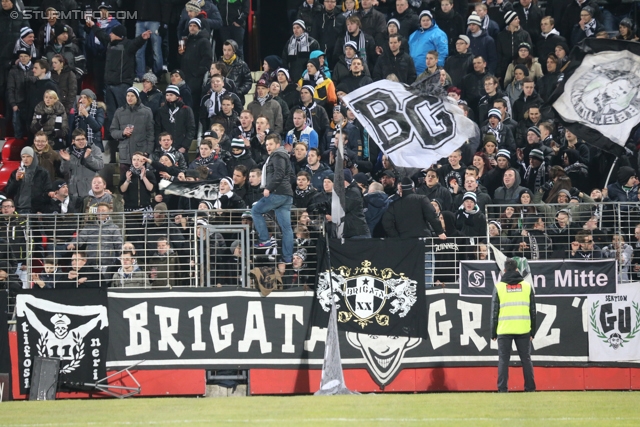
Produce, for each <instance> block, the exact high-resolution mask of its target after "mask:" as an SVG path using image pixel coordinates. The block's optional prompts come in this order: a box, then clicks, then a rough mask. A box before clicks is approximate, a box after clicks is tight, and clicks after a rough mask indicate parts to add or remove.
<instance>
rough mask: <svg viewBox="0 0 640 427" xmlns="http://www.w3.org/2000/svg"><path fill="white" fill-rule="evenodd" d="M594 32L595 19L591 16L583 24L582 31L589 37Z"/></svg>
mask: <svg viewBox="0 0 640 427" xmlns="http://www.w3.org/2000/svg"><path fill="white" fill-rule="evenodd" d="M595 32H596V20H595V18H592V19H591V21H589V22H587V23H586V24H584V33H585V34H586V35H587V37H591V36H592V35H594V34H595Z"/></svg>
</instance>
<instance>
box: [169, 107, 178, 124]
mask: <svg viewBox="0 0 640 427" xmlns="http://www.w3.org/2000/svg"><path fill="white" fill-rule="evenodd" d="M174 105H176V103H174V102H167V107H168V108H169V123H175V122H176V117H175V114H176V113H177V112H178V111H179V110H180V107H179V106H176V108H174V109H173V110H172V109H171V108H172V107H173V106H174Z"/></svg>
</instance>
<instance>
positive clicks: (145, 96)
mask: <svg viewBox="0 0 640 427" xmlns="http://www.w3.org/2000/svg"><path fill="white" fill-rule="evenodd" d="M157 83H158V78H157V77H156V75H155V74H153V73H146V74H145V75H143V76H142V92H140V101H141V102H142V105H144V106H146V107H149V108H150V109H151V113H153V115H154V116H155V115H156V112H157V111H158V109H159V108H160V105H162V103H163V102H164V97H163V96H162V92H161V91H160V89H158V88H157V87H156V84H157Z"/></svg>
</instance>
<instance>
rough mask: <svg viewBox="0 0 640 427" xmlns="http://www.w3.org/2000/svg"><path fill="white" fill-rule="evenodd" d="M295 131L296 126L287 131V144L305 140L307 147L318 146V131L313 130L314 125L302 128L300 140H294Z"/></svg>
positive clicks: (285, 141)
mask: <svg viewBox="0 0 640 427" xmlns="http://www.w3.org/2000/svg"><path fill="white" fill-rule="evenodd" d="M294 132H295V128H294V129H291V130H290V131H289V132H287V136H286V137H285V140H284V143H285V144H288V145H294V144H295V143H296V142H304V143H305V144H307V149H309V148H318V132H316V131H315V130H313V128H312V127H310V126H307V127H305V128H304V129H302V132H300V140H299V141H294V138H295V135H294Z"/></svg>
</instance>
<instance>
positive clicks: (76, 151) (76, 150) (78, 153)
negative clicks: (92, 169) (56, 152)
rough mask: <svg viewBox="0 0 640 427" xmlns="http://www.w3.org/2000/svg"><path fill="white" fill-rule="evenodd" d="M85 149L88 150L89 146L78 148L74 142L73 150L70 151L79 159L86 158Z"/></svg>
mask: <svg viewBox="0 0 640 427" xmlns="http://www.w3.org/2000/svg"><path fill="white" fill-rule="evenodd" d="M85 151H87V147H84V148H78V147H76V146H75V145H73V144H72V145H71V151H69V154H71V155H72V156H73V157H77V158H78V159H80V160H82V159H83V158H84V153H85Z"/></svg>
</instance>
